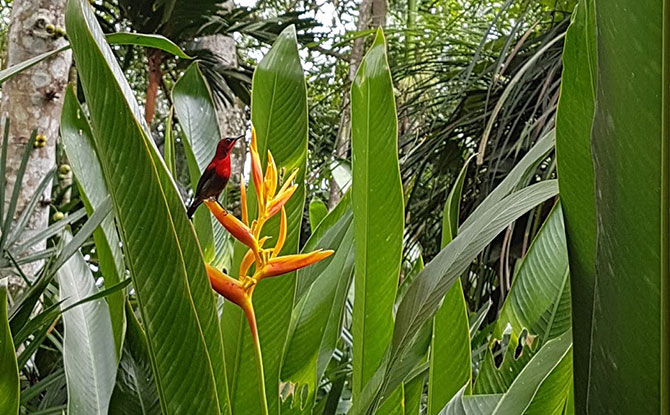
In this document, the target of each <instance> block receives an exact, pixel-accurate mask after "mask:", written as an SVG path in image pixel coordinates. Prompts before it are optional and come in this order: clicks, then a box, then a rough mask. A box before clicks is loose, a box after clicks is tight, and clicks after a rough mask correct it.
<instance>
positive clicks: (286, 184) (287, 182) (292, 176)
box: [279, 169, 300, 193]
mask: <svg viewBox="0 0 670 415" xmlns="http://www.w3.org/2000/svg"><path fill="white" fill-rule="evenodd" d="M299 171H300V169H293V171H292V172H291V174H290V175H289V176H288V178H287V179H286V180H284V184H283V185H282V187H281V189H280V190H279V193H282V192H285V191H286V189H288V187H289V186H291V185H292V183H293V180H295V178H296V176H297V175H298V172H299Z"/></svg>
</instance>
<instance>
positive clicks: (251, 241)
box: [204, 200, 259, 252]
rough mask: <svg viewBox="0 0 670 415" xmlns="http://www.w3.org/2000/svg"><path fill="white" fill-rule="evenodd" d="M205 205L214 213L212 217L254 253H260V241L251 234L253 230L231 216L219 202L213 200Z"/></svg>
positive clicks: (206, 201) (207, 201)
mask: <svg viewBox="0 0 670 415" xmlns="http://www.w3.org/2000/svg"><path fill="white" fill-rule="evenodd" d="M204 203H205V205H206V206H207V208H208V209H209V211H210V212H212V215H214V217H215V218H216V219H217V220H218V221H219V223H221V224H222V225H223V227H224V228H226V230H227V231H228V232H230V234H231V235H233V237H234V238H235V239H237V240H238V241H240V242H242V243H243V244H245V245H246V246H248V247H249V248H251V249H252V250H254V251H256V252H257V251H258V249H259V247H258V241H257V240H256V238H254V235H253V234H252V233H251V229H249V227H248V226H247V225H245V224H244V223H242V222H241V221H240V220H239V219H237V218H236V217H235V216H233V215H231V214H229V213H228V212H226V211H225V210H223V208H222V207H221V205H220V204H219V203H218V202H215V201H213V200H205V202H204Z"/></svg>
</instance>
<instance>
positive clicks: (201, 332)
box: [65, 0, 229, 414]
mask: <svg viewBox="0 0 670 415" xmlns="http://www.w3.org/2000/svg"><path fill="white" fill-rule="evenodd" d="M65 22H66V27H67V32H68V37H69V39H70V42H71V44H72V50H73V53H74V56H75V60H76V61H77V65H78V66H77V68H78V74H79V81H80V82H81V85H82V87H83V90H84V93H85V95H86V98H87V105H88V109H89V111H90V117H91V121H92V126H93V128H92V131H93V138H94V140H95V148H96V150H97V153H98V158H99V160H100V164H101V167H102V172H103V175H104V177H105V182H106V183H107V186H108V191H109V193H110V195H111V197H112V200H113V205H114V213H115V216H116V219H117V221H118V224H119V230H120V233H121V239H122V241H123V247H124V250H125V252H124V253H125V257H126V259H127V262H128V265H129V269H130V272H131V277H132V279H133V285H134V287H135V292H136V295H137V299H138V304H139V308H140V311H141V313H142V321H143V323H144V324H145V328H146V331H147V339H148V344H149V351H150V356H151V359H152V367H153V370H154V375H155V378H156V386H157V390H158V395H159V397H160V400H161V409H162V410H163V412H164V413H181V412H184V411H187V412H192V413H199V414H220V413H222V412H224V413H225V412H229V406H228V400H227V388H226V383H225V366H224V359H223V350H222V341H221V333H220V331H219V324H218V316H217V313H216V307H215V297H214V294H213V291H212V289H211V287H210V285H209V281H208V279H207V275H206V272H205V267H204V263H203V259H202V253H201V252H200V249H199V246H198V243H197V239H196V236H195V232H194V230H193V227H192V226H191V225H190V223H189V222H188V219H187V218H186V214H185V211H184V206H183V204H182V202H181V199H180V198H179V194H178V191H177V188H176V185H175V184H174V182H173V181H172V179H171V177H170V175H169V173H168V172H167V168H166V167H165V164H164V162H163V159H162V158H161V157H160V155H159V153H158V151H157V149H156V147H155V144H154V143H153V140H152V139H151V138H150V137H149V136H148V127H147V126H146V123H145V122H144V121H143V117H142V116H141V111H140V109H139V106H138V105H137V102H136V100H135V97H134V96H133V94H132V91H131V89H130V87H129V85H128V83H127V81H126V80H125V78H124V77H123V74H122V72H121V68H120V67H119V66H118V63H117V62H116V61H115V59H114V55H113V54H112V51H111V49H110V48H109V46H108V45H107V43H106V42H105V40H104V36H103V34H102V31H101V29H100V26H99V25H98V22H97V21H96V19H95V16H94V14H93V12H92V10H91V7H90V5H89V4H88V2H86V1H83V0H68V3H67V8H66V16H65ZM175 339H179V341H175ZM185 385H187V386H186V387H185Z"/></svg>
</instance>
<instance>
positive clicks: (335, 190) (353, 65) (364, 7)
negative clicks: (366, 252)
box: [328, 0, 386, 210]
mask: <svg viewBox="0 0 670 415" xmlns="http://www.w3.org/2000/svg"><path fill="white" fill-rule="evenodd" d="M375 7H376V9H375ZM373 13H374V19H373ZM373 20H374V22H373ZM385 21H386V1H385V0H363V1H362V2H361V4H360V6H359V7H358V23H357V24H356V30H357V31H359V32H360V31H363V30H367V29H369V28H370V27H371V25H378V26H383V24H384V22H385ZM364 51H365V37H357V38H356V39H354V43H353V45H352V47H351V55H349V76H348V78H347V84H346V85H345V86H344V89H343V90H344V91H345V92H344V97H343V99H342V116H341V118H340V123H339V128H338V132H337V139H336V140H335V151H334V152H333V155H334V157H335V158H336V159H341V158H346V156H347V151H348V149H349V136H350V134H351V113H350V110H349V88H350V86H351V84H352V82H353V81H354V78H356V71H358V66H359V65H360V64H361V60H362V59H363V52H364ZM342 196H343V195H342V191H341V190H340V188H339V186H338V185H337V182H336V181H335V178H331V179H330V194H329V196H328V209H329V210H330V209H332V208H334V207H335V205H337V203H338V202H339V201H340V199H341V198H342Z"/></svg>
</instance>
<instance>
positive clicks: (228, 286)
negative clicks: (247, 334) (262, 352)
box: [206, 265, 258, 341]
mask: <svg viewBox="0 0 670 415" xmlns="http://www.w3.org/2000/svg"><path fill="white" fill-rule="evenodd" d="M206 268H207V276H208V277H209V283H210V284H211V286H212V288H213V289H214V291H216V292H217V293H219V294H221V295H222V296H223V297H224V298H225V299H226V300H228V301H230V302H232V303H234V304H237V305H238V306H239V307H240V308H241V309H242V310H243V311H244V314H245V315H246V316H247V321H248V323H249V328H250V329H251V335H252V336H254V341H257V338H258V329H257V326H256V316H255V313H254V306H253V304H252V303H251V294H250V293H249V291H247V290H246V289H245V288H244V284H243V283H242V282H241V281H238V280H236V279H235V278H231V277H229V276H227V275H226V274H224V273H223V272H221V271H219V270H218V269H216V268H214V267H212V266H209V265H206Z"/></svg>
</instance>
